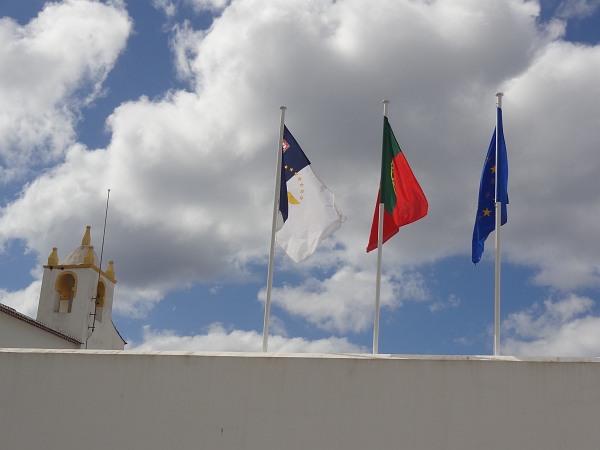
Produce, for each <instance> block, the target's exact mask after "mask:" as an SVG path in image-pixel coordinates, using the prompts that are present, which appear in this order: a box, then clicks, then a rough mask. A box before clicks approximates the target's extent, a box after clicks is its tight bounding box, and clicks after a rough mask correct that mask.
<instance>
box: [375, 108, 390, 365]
mask: <svg viewBox="0 0 600 450" xmlns="http://www.w3.org/2000/svg"><path fill="white" fill-rule="evenodd" d="M389 104H390V101H389V100H384V101H383V116H384V117H387V109H388V105H389ZM382 157H383V156H382ZM380 183H381V181H380ZM380 192H381V191H380ZM378 212H379V219H378V221H377V225H378V226H377V281H376V285H375V319H374V324H373V354H374V355H375V354H377V353H379V305H380V302H381V259H382V256H383V213H384V204H383V202H381V199H380V202H379V211H378Z"/></svg>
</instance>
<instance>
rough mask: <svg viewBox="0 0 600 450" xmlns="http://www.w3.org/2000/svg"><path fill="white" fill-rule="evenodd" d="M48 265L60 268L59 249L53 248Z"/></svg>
mask: <svg viewBox="0 0 600 450" xmlns="http://www.w3.org/2000/svg"><path fill="white" fill-rule="evenodd" d="M48 265H49V266H58V248H56V247H53V248H52V253H50V256H48Z"/></svg>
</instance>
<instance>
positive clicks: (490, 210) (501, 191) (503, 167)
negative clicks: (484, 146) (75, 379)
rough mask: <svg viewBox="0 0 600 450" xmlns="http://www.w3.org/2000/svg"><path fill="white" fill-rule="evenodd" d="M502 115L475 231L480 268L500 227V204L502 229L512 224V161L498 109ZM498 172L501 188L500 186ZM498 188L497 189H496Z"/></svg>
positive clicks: (482, 187)
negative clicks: (497, 204) (490, 237)
mask: <svg viewBox="0 0 600 450" xmlns="http://www.w3.org/2000/svg"><path fill="white" fill-rule="evenodd" d="M496 113H497V114H498V129H497V130H494V134H493V135H492V142H490V147H489V148H488V152H487V156H486V158H485V164H484V166H483V172H482V174H481V183H480V185H479V201H478V204H477V215H476V217H475V227H474V229H473V248H472V254H471V259H472V261H473V263H475V264H477V263H478V262H479V261H480V260H481V255H482V254H483V250H484V242H485V240H486V238H487V237H488V235H489V234H490V233H491V232H492V231H494V229H495V227H496V208H495V202H496V200H497V201H499V202H500V203H501V207H500V211H501V225H504V224H505V223H506V222H507V220H508V215H507V211H506V205H507V204H508V158H507V156H506V143H505V142H504V131H503V130H502V109H501V108H496ZM496 132H498V163H496ZM496 171H497V172H498V177H497V180H498V186H496ZM496 188H497V189H496Z"/></svg>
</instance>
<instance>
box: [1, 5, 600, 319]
mask: <svg viewBox="0 0 600 450" xmlns="http://www.w3.org/2000/svg"><path fill="white" fill-rule="evenodd" d="M164 4H165V5H167V6H168V4H167V3H164ZM80 5H84V6H85V5H88V6H89V5H93V7H95V8H99V11H102V12H106V14H108V11H111V14H113V15H114V17H113V15H110V14H108V15H110V17H113V18H120V22H119V24H121V28H120V30H121V33H120V34H118V35H117V36H115V37H114V38H112V39H111V40H109V42H103V41H102V42H100V43H98V41H96V40H92V41H86V40H80V41H79V43H78V45H79V46H80V48H79V49H78V51H77V52H76V53H75V55H81V54H84V53H86V52H87V51H88V49H90V48H91V49H97V47H98V48H100V49H104V50H103V51H100V50H97V51H96V54H98V55H100V57H98V60H100V61H102V63H101V64H100V63H99V64H98V65H94V64H93V62H92V61H90V60H89V59H85V60H84V62H81V61H79V60H77V64H75V63H73V64H67V63H70V61H71V59H69V58H71V57H73V56H71V55H67V54H62V53H61V54H59V55H54V57H55V58H56V59H57V60H59V61H62V60H61V59H60V58H63V59H64V61H65V64H67V65H66V67H70V66H72V65H75V67H76V68H79V69H78V70H79V71H75V73H74V74H71V75H70V76H72V77H73V78H72V79H71V78H69V80H70V81H69V83H71V84H68V83H67V84H68V86H79V83H80V80H81V77H82V75H81V73H85V74H88V76H89V77H91V79H92V80H93V81H94V86H97V83H99V82H101V81H102V80H103V79H104V78H103V77H104V76H105V74H106V71H107V70H109V69H110V67H112V64H114V59H115V58H116V56H117V55H118V53H119V52H120V51H121V50H122V45H123V44H124V42H125V39H126V36H127V33H128V32H129V26H130V25H129V22H128V21H127V19H126V16H125V14H124V12H123V11H121V10H119V9H114V8H112V9H111V8H110V7H107V6H101V5H99V4H95V3H94V4H89V3H87V2H84V3H80V2H66V3H65V4H60V5H55V6H52V7H47V8H46V10H45V11H44V13H43V14H50V12H52V11H62V10H60V9H57V10H53V9H52V8H70V9H67V10H68V11H72V10H74V9H76V8H83V9H82V14H83V10H84V6H80ZM213 5H214V4H213ZM43 14H42V15H40V17H44V16H43ZM538 14H539V6H538V5H537V3H535V2H530V1H520V0H510V1H505V2H497V1H474V0H458V1H457V0H452V1H450V0H440V1H437V2H412V1H404V0H402V1H398V0H394V1H382V2H380V3H378V8H373V7H372V5H371V4H369V3H368V2H363V1H359V0H339V1H337V2H322V1H320V0H312V1H304V0H303V1H299V0H290V1H286V2H277V3H275V2H270V1H266V0H248V1H234V2H232V3H231V4H230V5H229V6H227V7H226V8H225V9H224V10H223V12H222V14H221V15H220V16H219V17H218V18H216V19H215V20H214V22H213V24H212V26H211V28H210V29H209V30H207V31H198V30H194V29H192V28H191V25H189V24H179V26H178V27H176V28H175V31H174V34H173V40H172V46H173V52H174V55H176V63H175V64H176V68H177V70H178V71H179V74H180V76H181V77H182V78H184V79H186V80H188V82H189V83H190V84H191V87H192V89H191V92H187V91H183V90H178V91H171V92H168V93H165V95H164V97H163V98H157V99H155V100H149V99H148V98H141V99H139V100H137V101H131V102H128V103H125V104H122V105H121V106H119V107H118V108H117V109H116V110H115V111H114V112H113V114H112V115H111V116H110V118H109V119H108V125H109V131H110V133H111V140H110V144H109V145H108V146H107V148H106V149H100V150H97V151H90V150H89V149H87V148H85V146H83V145H81V144H77V143H74V142H72V141H73V139H74V138H73V128H72V124H73V120H72V119H71V118H69V117H67V118H66V119H64V120H63V121H62V122H60V123H58V122H57V123H55V124H54V126H53V127H51V128H52V129H53V130H54V131H53V133H58V134H56V136H59V135H60V136H66V137H61V142H62V144H61V145H60V146H58V145H54V144H52V145H49V146H47V147H44V148H43V153H44V155H46V156H45V157H47V158H52V157H54V158H55V155H54V153H53V152H54V149H55V148H58V147H60V148H61V152H64V155H65V160H64V162H61V163H60V164H57V165H56V166H54V167H53V168H51V169H50V170H48V171H47V172H45V173H42V174H40V175H39V177H38V178H37V179H35V180H34V181H33V182H32V183H31V184H29V185H27V186H25V188H24V191H23V194H22V195H21V197H20V198H18V199H17V200H15V201H14V202H13V203H11V204H8V205H6V206H5V207H4V208H3V210H2V211H1V213H0V242H6V241H7V240H10V239H16V238H22V239H25V240H26V241H27V244H28V246H29V247H30V248H32V249H33V250H35V251H37V252H39V253H40V255H42V258H45V256H46V255H47V254H48V252H49V251H50V249H51V248H52V247H53V246H58V247H59V255H66V254H68V252H69V251H70V250H71V249H72V248H74V247H75V246H76V245H77V244H78V240H79V239H80V236H81V233H82V231H83V229H84V228H83V227H84V226H85V225H87V224H90V225H92V227H93V228H92V230H93V240H94V243H96V244H97V243H98V242H99V240H100V230H101V228H102V227H101V225H102V219H103V217H104V216H103V212H104V211H103V208H104V201H105V195H106V189H107V188H111V207H110V213H109V221H108V235H107V243H106V248H105V253H106V255H108V256H107V257H108V258H110V259H114V260H115V267H116V271H117V278H118V279H119V280H120V284H119V290H121V289H122V290H123V292H127V293H128V295H127V298H125V299H124V300H123V303H122V306H120V307H121V308H123V310H124V311H129V312H134V311H137V312H138V313H139V311H144V308H148V307H151V305H152V304H153V303H155V302H156V301H159V300H160V298H161V297H162V296H163V295H165V294H166V293H168V292H169V291H170V290H172V289H176V288H181V287H185V286H188V285H190V284H192V283H195V282H211V283H214V282H215V280H218V281H219V282H220V281H222V280H223V279H227V280H235V281H240V282H243V281H244V280H246V279H249V278H250V277H253V276H255V275H256V274H255V273H254V272H253V270H254V269H253V267H254V266H253V264H261V265H264V263H265V262H266V253H267V250H268V238H269V232H270V230H269V228H270V217H271V210H270V208H271V205H272V196H273V182H272V178H273V175H274V170H273V169H274V164H275V151H276V139H277V132H278V119H279V106H280V105H281V104H286V105H287V106H288V107H289V109H288V111H287V116H286V117H287V124H288V126H289V127H290V129H291V130H292V131H293V133H294V135H295V136H296V138H297V139H298V140H299V142H300V144H301V145H302V147H303V149H304V150H305V152H306V153H307V155H308V157H309V158H310V159H311V162H312V163H313V167H314V169H315V171H316V172H317V173H319V176H320V177H321V178H322V179H323V181H324V182H325V183H326V184H327V186H328V187H329V188H330V189H331V190H332V191H333V192H334V193H335V195H336V199H337V201H338V203H339V205H340V208H341V209H342V210H343V211H344V213H345V215H346V216H347V217H348V220H347V221H346V222H345V223H344V225H343V226H342V228H341V229H340V230H339V231H338V232H336V234H335V235H334V237H333V239H332V240H329V241H327V242H326V243H324V244H325V246H324V247H323V249H322V251H321V252H317V254H316V255H314V256H313V257H311V258H309V260H307V261H306V264H303V265H300V266H297V267H294V268H293V269H292V268H291V267H290V266H288V265H287V263H286V262H282V263H281V264H282V265H283V266H284V267H285V268H284V269H283V270H286V271H288V272H287V273H288V274H289V273H290V271H298V272H299V273H308V274H311V273H313V272H311V271H312V270H319V269H320V268H322V267H329V268H330V269H329V270H330V273H328V274H327V276H326V277H318V278H317V277H315V278H313V279H309V280H308V281H306V282H304V283H298V284H295V285H294V284H288V285H287V286H284V287H280V288H278V289H276V290H275V293H276V297H277V299H276V304H277V305H279V307H282V308H285V309H286V311H288V312H290V313H292V314H297V315H300V316H302V317H304V318H306V320H308V321H310V322H311V323H314V324H317V325H318V326H320V327H322V328H324V329H328V330H351V331H357V330H362V329H364V328H365V327H367V326H368V325H367V323H368V324H369V325H370V323H371V320H370V319H369V316H370V315H371V314H372V297H373V290H374V275H372V273H373V272H374V267H375V258H374V255H373V254H369V255H367V254H366V253H365V251H364V249H365V246H366V241H367V237H368V232H369V229H370V225H371V219H372V216H373V209H374V206H375V197H376V193H377V181H378V177H379V175H378V174H379V171H380V169H379V157H380V156H379V152H380V139H381V135H380V134H381V104H380V101H381V100H382V99H383V98H389V99H391V100H392V103H391V105H390V122H391V124H392V127H393V128H394V131H395V133H396V136H397V137H398V139H399V141H400V145H401V146H402V148H403V150H404V152H405V155H406V156H407V158H408V160H409V162H410V164H411V166H412V167H413V170H414V172H415V175H416V176H417V178H418V179H419V182H420V183H421V185H422V186H423V189H424V191H425V194H426V195H427V197H428V199H429V203H430V214H429V215H428V216H427V217H426V218H425V219H423V220H422V221H419V222H417V223H415V224H412V225H409V226H407V227H405V228H403V229H402V230H401V232H400V233H399V234H398V235H397V236H396V237H394V238H393V239H392V240H391V241H390V242H389V243H387V244H386V246H385V250H384V269H385V274H384V275H385V276H384V286H383V288H384V289H383V297H382V304H383V305H384V307H389V308H397V307H399V306H400V304H401V302H402V301H404V300H405V299H406V298H408V297H411V296H413V297H414V298H421V299H428V297H427V295H428V294H427V286H426V285H425V283H426V282H425V281H424V280H423V279H420V280H419V278H418V277H417V278H408V279H407V280H411V279H412V280H416V284H413V285H412V286H413V287H414V293H411V292H403V291H402V289H405V288H406V286H407V285H406V284H404V281H407V280H405V279H404V278H403V277H404V275H402V278H401V277H400V275H399V274H403V273H417V272H413V269H414V270H418V265H419V264H422V263H425V262H432V261H437V260H439V259H441V258H445V257H447V256H451V255H456V254H464V255H465V257H468V256H467V253H468V252H469V248H470V238H471V230H472V225H473V218H474V214H475V211H474V207H475V204H476V200H477V187H478V184H479V173H480V171H481V166H482V164H483V158H484V153H485V150H486V148H487V144H488V142H489V139H490V136H491V133H492V130H493V124H494V101H495V98H494V94H495V93H496V92H497V91H498V90H503V91H504V92H505V94H506V95H505V97H504V114H505V115H504V119H505V134H506V138H507V144H508V151H509V164H510V170H511V172H510V182H509V192H510V197H511V205H510V207H509V223H508V224H507V226H506V227H504V229H505V230H503V233H504V234H503V236H504V238H503V242H504V245H505V247H504V248H505V250H504V252H505V253H504V254H505V255H506V258H505V261H516V262H520V263H524V264H527V265H528V266H530V267H533V268H536V269H538V270H539V275H538V277H537V278H536V279H537V281H538V282H539V283H541V284H544V285H549V286H553V287H558V288H561V289H576V288H577V287H580V286H586V285H587V286H595V285H597V284H598V280H599V275H598V274H599V268H598V262H597V258H596V255H597V254H598V253H599V252H600V243H599V242H600V241H599V240H598V239H595V235H594V233H595V231H594V230H596V228H597V227H596V224H597V222H598V219H600V217H599V214H600V212H599V211H600V207H599V206H600V205H599V203H598V202H599V200H598V198H599V197H598V195H597V192H596V191H595V190H594V186H595V185H596V184H597V183H596V181H597V180H596V174H597V173H598V171H599V169H600V167H599V166H600V161H599V160H598V158H597V157H596V153H597V142H598V131H597V130H598V127H597V123H598V121H599V120H600V112H599V111H598V108H597V104H598V101H599V100H600V91H599V89H600V88H599V87H598V83H597V73H598V72H599V70H598V69H599V68H600V47H598V46H596V47H581V46H576V45H572V44H569V43H566V42H562V41H561V40H560V36H561V33H562V32H563V31H564V29H563V28H560V27H557V26H556V24H551V25H550V26H549V27H548V29H543V30H540V29H539V28H538V24H537V22H536V19H537V15H538ZM96 17H97V16H96V15H93V14H89V15H86V16H85V18H86V20H88V19H89V20H98V21H99V22H98V23H99V25H98V27H99V30H103V31H104V33H106V23H107V22H105V21H104V16H103V15H100V16H99V17H98V18H97V19H94V18H96ZM62 18H64V19H62ZM67 19H68V20H70V21H75V22H74V23H77V27H75V30H80V29H82V28H83V27H85V24H86V23H87V22H86V21H85V20H83V19H81V18H80V15H78V16H77V17H76V18H73V17H72V16H66V15H65V16H61V20H67ZM80 19H81V20H82V21H81V23H80V22H77V20H80ZM57 20H58V19H57ZM61 20H58V22H57V23H58V24H59V25H60V24H62V23H63V22H62V21H61ZM39 23H40V24H42V25H43V26H42V25H36V26H37V27H38V28H40V29H44V30H47V32H48V33H50V35H52V36H56V37H55V39H58V40H59V41H60V42H63V40H66V39H67V37H65V36H64V27H62V26H59V25H56V26H57V27H58V28H57V29H56V30H55V29H54V28H52V26H53V23H51V22H50V21H49V20H48V19H46V20H45V21H40V22H39ZM111 23H112V22H111ZM2 26H3V27H4V28H2V30H4V31H3V33H4V34H3V35H2V36H3V39H4V43H5V44H6V46H5V48H11V45H12V46H18V45H22V43H21V38H20V37H19V34H18V33H19V32H23V30H21V29H19V28H18V26H17V25H15V24H14V23H13V22H7V21H4V22H2ZM29 27H33V25H31V24H30V25H29ZM111 27H112V25H111ZM26 29H29V28H26ZM6 30H9V32H7V31H6ZM18 30H21V31H18ZM111 30H112V28H111ZM390 30H394V32H393V33H390ZM507 30H510V32H507ZM61 33H62V34H61ZM100 34H101V35H103V34H102V33H100ZM61 36H63V37H62V38H61ZM61 39H62V40H61ZM69 39H71V37H70V36H69ZM9 44H10V45H9ZM14 58H16V57H14ZM35 61H37V60H35ZM29 63H30V60H27V59H19V60H17V59H15V60H14V61H13V66H15V67H19V68H20V70H22V71H23V72H24V74H25V77H24V79H29V78H27V77H30V78H31V77H33V78H32V79H31V80H30V81H28V83H29V84H28V85H33V86H36V83H40V81H39V80H38V78H39V77H38V76H37V75H36V73H37V72H36V71H35V70H33V69H32V68H31V65H30V64H29ZM57 64H58V63H57ZM78 64H79V65H78ZM86 64H88V65H87V66H86ZM61 67H62V66H61ZM82 67H83V68H82ZM84 69H85V70H84ZM60 73H61V74H62V72H60ZM90 73H92V74H94V75H93V76H92V75H89V74H90ZM78 74H79V75H78ZM44 82H45V83H49V84H48V85H47V87H46V88H45V89H44V92H46V91H48V92H54V91H55V92H67V93H72V90H71V91H69V90H68V89H65V88H64V86H65V82H64V80H63V79H62V78H61V77H59V76H55V77H50V78H49V79H48V80H46V81H44ZM7 86H9V83H8V81H7V80H6V79H5V78H0V89H5V90H8V89H9V87H7ZM45 86H46V85H45ZM61 89H62V91H61ZM94 89H95V88H93V89H91V90H90V92H92V93H95V92H97V91H96V90H94ZM0 92H1V91H0ZM67 93H65V94H60V96H59V97H58V98H59V100H60V101H59V100H56V99H55V98H54V97H52V98H50V99H49V100H47V101H45V102H44V103H42V104H35V105H34V106H31V107H27V108H28V109H26V111H25V113H23V117H29V116H32V117H33V116H35V117H37V115H40V114H41V115H42V116H43V117H45V116H51V117H55V116H54V113H55V112H56V104H57V102H59V103H60V102H63V103H65V108H66V110H67V111H77V108H78V107H79V105H80V101H76V100H75V99H73V95H71V94H67ZM22 96H23V98H29V96H25V94H22ZM25 106H27V105H25ZM57 117H60V114H59V115H58V116H57ZM11 123H12V122H11ZM16 131H17V128H13V129H12V131H11V132H9V131H0V139H5V140H6V139H9V138H10V136H14V135H17V136H20V134H18V133H17V134H15V133H16ZM23 136H24V137H19V139H25V137H26V136H27V134H25V135H23ZM44 136H46V137H45V138H44V139H49V138H48V137H47V136H49V135H47V134H46V135H44ZM51 136H54V134H52V135H51ZM52 139H55V138H52ZM56 139H58V138H56ZM32 142H33V143H32V144H28V145H25V144H24V143H20V144H19V149H20V151H21V149H22V150H23V151H24V154H25V155H27V154H30V153H31V151H32V150H31V148H33V147H34V146H35V145H38V146H39V145H41V144H40V143H41V142H45V141H44V140H43V139H41V138H37V140H36V139H33V140H32ZM36 151H40V152H41V151H42V150H41V149H40V150H36ZM27 152H29V153H27ZM52 155H54V156H52ZM565 155H568V157H567V156H565ZM278 255H279V261H281V258H280V257H281V254H280V253H278ZM489 256H490V252H488V253H487V254H486V255H485V257H489ZM332 263H333V264H332ZM261 267H262V266H261ZM331 267H333V269H332V268H331ZM415 267H416V269H415ZM278 270H280V269H278ZM260 275H261V276H262V275H263V274H262V273H261V274H260ZM321 278H324V279H323V280H322V279H321ZM409 286H410V285H409ZM283 294H285V295H283ZM419 296H421V297H419ZM347 299H350V301H349V302H348V303H347V304H346V303H345V302H346V301H347ZM144 305H145V306H144ZM117 307H119V306H117Z"/></svg>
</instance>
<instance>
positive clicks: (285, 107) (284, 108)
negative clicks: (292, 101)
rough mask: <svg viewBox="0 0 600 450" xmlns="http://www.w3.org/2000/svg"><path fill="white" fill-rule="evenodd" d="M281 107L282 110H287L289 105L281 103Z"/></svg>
mask: <svg viewBox="0 0 600 450" xmlns="http://www.w3.org/2000/svg"><path fill="white" fill-rule="evenodd" d="M279 109H280V110H282V111H285V110H286V109H287V106H285V105H281V106H280V107H279Z"/></svg>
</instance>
